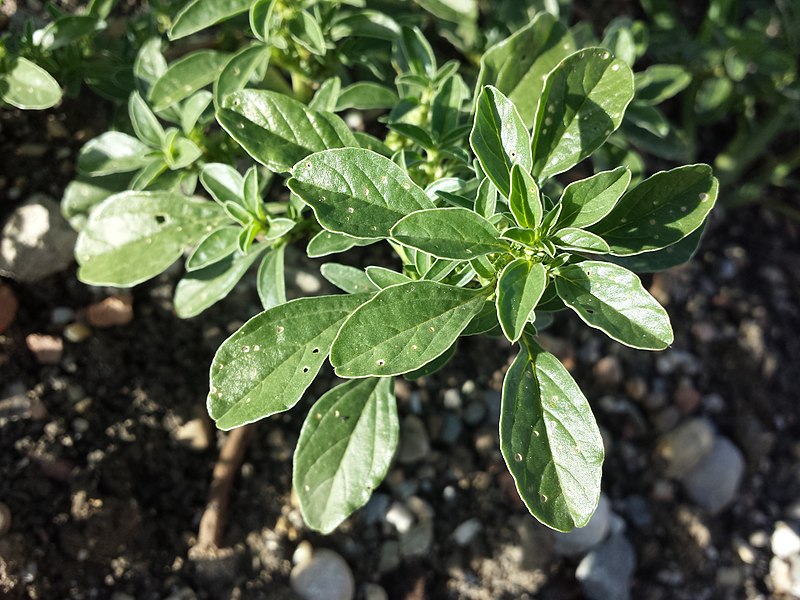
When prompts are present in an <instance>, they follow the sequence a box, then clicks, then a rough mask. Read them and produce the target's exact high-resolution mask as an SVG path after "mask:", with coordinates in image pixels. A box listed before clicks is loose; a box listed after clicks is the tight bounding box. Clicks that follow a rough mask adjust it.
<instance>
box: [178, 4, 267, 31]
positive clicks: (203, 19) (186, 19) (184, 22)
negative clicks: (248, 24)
mask: <svg viewBox="0 0 800 600" xmlns="http://www.w3.org/2000/svg"><path fill="white" fill-rule="evenodd" d="M252 3H253V2H252V0H193V1H192V2H189V3H188V4H186V6H184V7H183V8H182V9H181V11H180V12H179V13H178V14H177V16H176V17H175V20H174V21H173V22H172V27H171V28H170V30H169V39H171V40H177V39H180V38H183V37H186V36H187V35H191V34H193V33H197V32H198V31H202V30H203V29H205V28H206V27H211V26H212V25H215V24H217V23H220V22H222V21H225V20H227V19H230V18H231V17H233V16H235V15H238V14H240V13H243V12H245V11H247V9H248V8H250V5H251V4H252Z"/></svg>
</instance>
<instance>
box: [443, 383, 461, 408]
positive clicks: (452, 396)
mask: <svg viewBox="0 0 800 600" xmlns="http://www.w3.org/2000/svg"><path fill="white" fill-rule="evenodd" d="M442 403H443V404H444V407H445V408H447V409H449V410H459V409H460V408H461V393H460V392H459V391H458V390H457V389H455V388H449V389H446V390H445V391H444V396H443V397H442Z"/></svg>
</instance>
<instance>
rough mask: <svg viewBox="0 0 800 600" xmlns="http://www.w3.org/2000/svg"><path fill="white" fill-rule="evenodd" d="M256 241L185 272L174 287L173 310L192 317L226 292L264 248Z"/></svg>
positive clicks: (225, 294) (184, 316) (182, 316)
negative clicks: (239, 250)
mask: <svg viewBox="0 0 800 600" xmlns="http://www.w3.org/2000/svg"><path fill="white" fill-rule="evenodd" d="M264 249H265V247H264V245H263V244H259V245H257V246H253V247H251V248H250V249H249V251H248V252H247V253H246V254H242V253H241V252H237V253H236V254H230V255H228V256H226V257H225V258H223V259H222V260H220V261H219V262H215V263H214V264H211V265H209V266H207V267H203V268H202V269H198V270H197V271H192V272H190V273H187V274H186V275H185V276H184V277H183V279H181V280H180V281H179V282H178V285H177V286H176V287H175V299H174V302H175V314H177V315H178V316H179V317H180V318H181V319H188V318H190V317H195V316H197V315H199V314H200V313H201V312H203V311H204V310H205V309H207V308H208V307H210V306H212V305H214V304H216V303H217V302H219V301H220V300H222V299H223V298H224V297H225V296H227V295H228V294H229V293H230V292H231V290H232V289H233V288H234V287H235V286H236V284H237V283H239V280H240V279H241V278H242V277H243V276H244V274H245V273H246V272H247V270H248V269H249V268H250V267H251V266H252V264H253V263H254V262H255V261H256V260H257V259H258V258H259V257H260V256H261V254H262V253H263V252H264Z"/></svg>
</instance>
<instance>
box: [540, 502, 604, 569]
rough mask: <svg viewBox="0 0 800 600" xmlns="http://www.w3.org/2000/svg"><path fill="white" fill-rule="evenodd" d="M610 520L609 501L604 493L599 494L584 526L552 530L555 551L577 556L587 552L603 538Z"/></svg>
mask: <svg viewBox="0 0 800 600" xmlns="http://www.w3.org/2000/svg"><path fill="white" fill-rule="evenodd" d="M610 521H611V502H609V500H608V498H607V497H606V495H605V494H601V495H600V501H599V502H598V504H597V510H595V512H594V514H593V515H592V518H591V519H589V522H588V523H587V524H586V527H581V528H580V529H573V530H572V531H570V532H569V533H560V532H558V531H555V532H553V537H554V539H555V551H556V552H557V553H558V554H561V555H564V556H579V555H581V554H584V553H586V552H588V551H589V550H591V549H592V548H593V547H594V546H596V545H597V544H599V543H600V542H602V541H603V539H605V537H606V535H607V534H608V529H609V525H610Z"/></svg>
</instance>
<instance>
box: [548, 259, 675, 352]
mask: <svg viewBox="0 0 800 600" xmlns="http://www.w3.org/2000/svg"><path fill="white" fill-rule="evenodd" d="M556 291H557V292H558V296H559V298H561V299H562V300H563V301H564V303H565V304H566V305H567V306H569V307H570V308H571V309H572V310H574V311H575V312H576V313H578V316H579V317H580V318H581V319H583V321H584V322H585V323H586V324H587V325H589V326H590V327H594V328H596V329H599V330H600V331H603V332H605V333H606V334H607V335H608V336H609V337H610V338H612V339H614V340H616V341H618V342H620V343H622V344H625V345H626V346H630V347H631V348H639V349H641V350H663V349H664V348H666V347H667V346H669V345H670V344H671V343H672V340H673V333H672V326H671V325H670V322H669V315H668V314H667V311H666V310H664V308H663V307H662V306H661V305H660V304H659V303H658V302H657V301H656V299H655V298H653V297H652V296H651V295H650V294H649V293H648V292H647V290H645V289H644V287H643V286H642V282H641V281H639V278H638V277H637V276H636V275H634V274H633V273H631V272H630V271H628V270H627V269H625V268H623V267H620V266H618V265H614V264H611V263H607V262H599V261H589V260H587V261H584V262H580V263H577V264H573V265H567V266H564V267H560V268H559V269H558V272H557V276H556Z"/></svg>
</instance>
